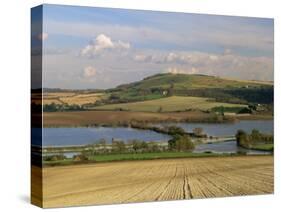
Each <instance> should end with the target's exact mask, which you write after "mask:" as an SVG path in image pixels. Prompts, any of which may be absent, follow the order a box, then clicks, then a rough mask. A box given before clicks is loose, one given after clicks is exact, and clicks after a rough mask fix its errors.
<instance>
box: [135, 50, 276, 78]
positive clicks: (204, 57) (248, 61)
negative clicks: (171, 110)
mask: <svg viewBox="0 0 281 212" xmlns="http://www.w3.org/2000/svg"><path fill="white" fill-rule="evenodd" d="M134 61H136V62H138V64H140V63H143V64H148V65H149V64H155V65H157V66H158V67H161V68H162V70H164V71H165V72H169V73H187V74H195V73H200V74H207V75H215V76H222V77H234V78H240V79H258V80H272V79H273V69H274V68H273V58H270V57H247V56H241V55H237V54H234V53H233V52H232V51H231V50H229V49H228V50H226V51H225V52H224V53H223V54H210V53H204V52H183V51H178V52H165V53H163V52H148V53H147V54H145V53H144V52H143V53H142V54H138V55H136V56H135V57H134Z"/></svg>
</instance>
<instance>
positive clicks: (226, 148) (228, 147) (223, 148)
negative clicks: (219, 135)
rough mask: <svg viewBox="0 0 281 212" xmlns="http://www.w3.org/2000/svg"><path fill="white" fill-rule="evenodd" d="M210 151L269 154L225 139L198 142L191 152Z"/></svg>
mask: <svg viewBox="0 0 281 212" xmlns="http://www.w3.org/2000/svg"><path fill="white" fill-rule="evenodd" d="M207 151H211V152H214V153H246V154H248V155H250V154H271V153H270V152H268V151H260V150H259V151H257V150H249V149H245V148H242V147H239V146H237V145H236V141H227V142H220V143H212V144H198V145H196V147H195V150H194V151H193V152H197V153H202V152H207Z"/></svg>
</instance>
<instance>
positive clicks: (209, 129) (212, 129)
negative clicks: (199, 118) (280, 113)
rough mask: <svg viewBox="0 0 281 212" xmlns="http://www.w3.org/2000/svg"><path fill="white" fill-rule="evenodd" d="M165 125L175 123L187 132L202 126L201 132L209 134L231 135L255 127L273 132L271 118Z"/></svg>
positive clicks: (248, 130) (264, 131)
mask: <svg viewBox="0 0 281 212" xmlns="http://www.w3.org/2000/svg"><path fill="white" fill-rule="evenodd" d="M167 125H177V126H179V127H182V128H183V129H184V130H185V131H187V132H192V130H193V129H194V128H202V129H203V132H204V133H206V134H207V135H209V136H231V135H235V134H236V132H237V130H239V129H241V130H244V131H246V132H248V133H250V132H251V131H252V130H253V129H257V130H259V131H260V132H262V133H270V134H272V133H273V120H245V121H239V122H235V123H222V124H218V123H177V124H174V123H169V124H167Z"/></svg>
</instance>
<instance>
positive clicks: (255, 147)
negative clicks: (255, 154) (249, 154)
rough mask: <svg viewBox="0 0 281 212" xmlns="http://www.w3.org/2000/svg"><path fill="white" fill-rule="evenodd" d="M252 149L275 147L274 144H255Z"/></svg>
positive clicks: (270, 149)
mask: <svg viewBox="0 0 281 212" xmlns="http://www.w3.org/2000/svg"><path fill="white" fill-rule="evenodd" d="M252 149H255V150H263V151H272V150H273V149H274V144H255V145H254V146H253V147H252Z"/></svg>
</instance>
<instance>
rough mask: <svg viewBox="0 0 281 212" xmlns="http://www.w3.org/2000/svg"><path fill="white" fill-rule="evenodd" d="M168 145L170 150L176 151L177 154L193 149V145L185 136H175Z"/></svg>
mask: <svg viewBox="0 0 281 212" xmlns="http://www.w3.org/2000/svg"><path fill="white" fill-rule="evenodd" d="M168 143H169V149H170V150H172V151H175V150H176V151H178V152H186V151H192V150H193V149H194V147H195V145H194V143H193V142H192V141H191V139H190V137H189V136H187V135H175V136H174V137H173V139H171V140H169V142H168Z"/></svg>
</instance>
